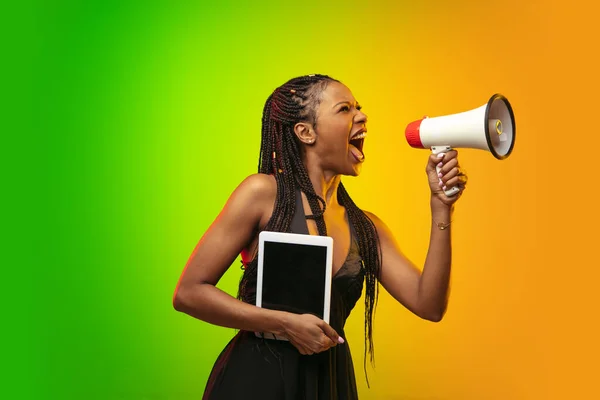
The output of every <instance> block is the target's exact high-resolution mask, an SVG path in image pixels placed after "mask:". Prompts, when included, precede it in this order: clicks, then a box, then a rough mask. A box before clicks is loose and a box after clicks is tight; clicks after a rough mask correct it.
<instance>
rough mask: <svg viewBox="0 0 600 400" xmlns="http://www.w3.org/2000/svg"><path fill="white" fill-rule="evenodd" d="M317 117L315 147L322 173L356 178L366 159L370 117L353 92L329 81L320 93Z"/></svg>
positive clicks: (314, 128) (313, 145)
mask: <svg viewBox="0 0 600 400" xmlns="http://www.w3.org/2000/svg"><path fill="white" fill-rule="evenodd" d="M316 115H317V122H316V125H314V126H313V130H314V134H315V141H314V144H312V147H313V150H314V151H315V152H316V153H317V155H318V156H319V157H318V158H319V160H320V165H321V167H322V168H323V170H326V171H330V172H333V173H335V174H342V175H351V176H357V175H358V174H359V173H360V168H361V166H362V163H363V162H364V159H365V157H364V153H363V143H364V137H365V136H366V131H367V127H366V123H367V116H366V115H365V114H364V113H363V112H362V111H361V106H360V105H359V104H358V102H357V101H356V99H355V98H354V96H353V95H352V92H351V91H350V89H348V88H347V87H346V86H345V85H343V84H341V83H338V82H330V83H329V84H328V85H327V87H326V89H325V90H324V91H323V92H322V93H321V102H320V104H319V106H318V108H317V113H316Z"/></svg>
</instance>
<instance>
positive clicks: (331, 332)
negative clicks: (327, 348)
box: [320, 321, 344, 346]
mask: <svg viewBox="0 0 600 400" xmlns="http://www.w3.org/2000/svg"><path fill="white" fill-rule="evenodd" d="M320 328H321V329H322V330H323V333H324V334H325V335H327V337H329V339H331V341H332V342H333V345H334V346H335V345H337V344H340V343H344V339H343V338H342V337H341V336H340V335H338V333H337V332H336V331H335V329H333V328H332V327H331V326H330V325H329V324H328V323H326V322H325V321H321V323H320Z"/></svg>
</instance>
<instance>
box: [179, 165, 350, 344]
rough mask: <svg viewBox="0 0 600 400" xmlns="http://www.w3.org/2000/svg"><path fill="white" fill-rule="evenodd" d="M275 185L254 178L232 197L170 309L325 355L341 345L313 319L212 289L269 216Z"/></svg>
mask: <svg viewBox="0 0 600 400" xmlns="http://www.w3.org/2000/svg"><path fill="white" fill-rule="evenodd" d="M276 192H277V184H276V182H275V179H274V178H273V177H272V176H269V175H264V174H255V175H252V176H250V177H248V178H246V179H245V180H244V181H243V182H242V183H241V184H240V185H239V186H238V187H237V188H236V189H235V190H234V192H233V193H232V195H231V196H230V198H229V200H228V201H227V204H226V205H225V207H224V208H223V210H222V211H221V213H220V214H219V216H218V217H217V218H216V219H215V221H214V222H213V224H212V225H211V226H210V228H209V229H208V231H207V232H206V233H205V234H204V236H203V237H202V239H201V240H200V242H199V243H198V245H197V246H196V248H195V249H194V251H193V253H192V255H191V256H190V258H189V260H188V262H187V264H186V266H185V269H184V271H183V273H182V275H181V277H180V279H179V283H178V284H177V288H176V290H175V294H174V296H173V306H174V307H175V309H176V310H177V311H180V312H183V313H186V314H188V315H190V316H192V317H195V318H197V319H200V320H202V321H206V322H208V323H211V324H215V325H220V326H223V327H228V328H235V329H240V330H246V331H254V332H268V333H274V334H276V335H281V336H287V337H288V338H289V339H290V342H292V344H294V345H295V346H296V347H297V348H298V350H299V351H300V352H301V353H302V354H312V353H316V352H319V351H323V350H324V349H326V348H329V347H331V346H333V345H335V344H337V343H339V342H343V340H341V339H339V336H338V334H337V333H336V332H335V330H334V329H333V328H331V327H330V326H329V325H328V324H326V323H325V322H324V321H323V320H320V319H319V318H317V317H315V316H313V315H306V314H305V315H295V314H290V313H287V312H283V311H275V310H269V309H266V308H260V307H256V306H254V305H251V304H248V303H245V302H242V301H240V300H238V299H236V298H235V297H233V296H231V295H229V294H227V293H225V292H224V291H222V290H220V289H219V288H217V287H216V284H217V283H218V282H219V279H221V277H222V276H223V274H224V273H225V271H226V270H227V269H228V268H229V267H230V266H231V264H232V263H233V262H234V261H235V259H236V258H237V256H238V255H239V254H240V252H241V251H242V250H243V249H244V248H245V247H246V246H248V244H249V243H251V242H252V239H253V238H254V236H255V235H256V234H257V232H258V231H259V227H261V226H265V225H266V223H267V222H268V220H269V218H270V217H271V214H272V211H273V206H274V204H275V197H276Z"/></svg>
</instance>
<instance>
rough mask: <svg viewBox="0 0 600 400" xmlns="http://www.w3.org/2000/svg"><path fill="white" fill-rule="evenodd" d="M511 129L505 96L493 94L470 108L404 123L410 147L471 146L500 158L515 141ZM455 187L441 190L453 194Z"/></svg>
mask: <svg viewBox="0 0 600 400" xmlns="http://www.w3.org/2000/svg"><path fill="white" fill-rule="evenodd" d="M515 132H516V126H515V117H514V114H513V110H512V107H511V106H510V103H509V102H508V99H507V98H506V97H504V96H503V95H501V94H494V95H493V96H492V97H491V98H490V99H489V101H488V102H487V103H486V104H484V105H482V106H481V107H478V108H476V109H474V110H470V111H465V112H462V113H458V114H451V115H445V116H442V117H434V118H429V117H424V118H422V119H420V120H417V121H413V122H411V123H410V124H408V126H407V127H406V140H407V141H408V144H409V145H410V146H411V147H414V148H418V149H426V148H430V149H431V151H432V152H433V153H434V154H439V153H445V152H447V151H449V150H451V149H452V148H471V149H480V150H487V151H489V152H491V153H492V154H493V155H494V157H496V158H497V159H498V160H504V159H505V158H506V157H508V156H509V155H510V153H511V152H512V150H513V147H514V145H515ZM437 171H438V173H439V168H437ZM458 190H459V189H458V187H456V186H455V187H453V188H450V189H449V190H446V191H445V192H444V193H446V196H453V195H455V194H456V193H458Z"/></svg>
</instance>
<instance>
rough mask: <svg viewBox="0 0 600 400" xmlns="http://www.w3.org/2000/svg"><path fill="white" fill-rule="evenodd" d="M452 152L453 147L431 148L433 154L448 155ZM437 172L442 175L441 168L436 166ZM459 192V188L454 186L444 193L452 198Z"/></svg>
mask: <svg viewBox="0 0 600 400" xmlns="http://www.w3.org/2000/svg"><path fill="white" fill-rule="evenodd" d="M450 150H452V147H450V146H431V152H432V153H433V154H442V153H446V152H448V151H450ZM435 170H436V172H437V173H438V174H439V173H440V167H438V166H436V167H435ZM458 191H459V189H458V187H457V186H454V187H451V188H450V189H448V190H444V193H445V194H446V196H448V197H452V196H454V195H456V194H457V193H458Z"/></svg>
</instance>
